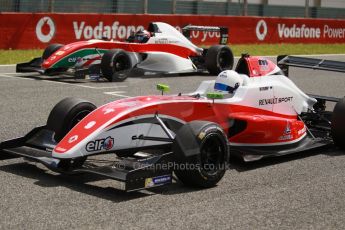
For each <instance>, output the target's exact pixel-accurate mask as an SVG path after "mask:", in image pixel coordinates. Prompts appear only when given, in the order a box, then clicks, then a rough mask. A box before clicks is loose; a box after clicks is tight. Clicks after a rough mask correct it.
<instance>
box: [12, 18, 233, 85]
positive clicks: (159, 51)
mask: <svg viewBox="0 0 345 230" xmlns="http://www.w3.org/2000/svg"><path fill="white" fill-rule="evenodd" d="M195 30H196V31H213V32H219V34H220V35H219V37H220V41H219V43H220V44H221V45H214V46H211V47H210V48H209V49H203V48H200V47H197V46H196V45H194V44H193V43H192V42H191V41H190V40H189V38H190V32H191V31H195ZM227 41H228V29H227V28H224V27H211V26H192V25H188V26H186V27H184V28H183V34H182V33H180V32H179V31H177V30H176V29H175V28H174V27H172V26H170V25H168V24H166V23H162V22H152V23H150V25H149V26H148V29H147V31H146V30H144V31H138V32H136V33H133V34H132V35H131V36H130V37H129V38H128V39H127V41H126V42H120V41H107V39H105V40H97V39H94V40H89V41H79V42H75V43H71V44H67V45H61V44H51V45H49V46H48V47H47V48H46V49H45V50H44V52H43V55H42V57H38V58H35V59H33V60H31V61H30V62H28V63H20V64H17V72H33V71H37V72H39V73H42V74H45V75H56V74H61V73H69V74H72V75H74V76H75V77H77V78H85V76H86V75H89V76H90V77H94V78H97V79H98V78H99V77H104V78H106V79H108V80H109V81H123V80H125V79H126V78H127V77H128V76H135V75H140V76H142V75H156V74H180V73H195V72H205V71H208V72H209V73H210V74H214V75H217V74H218V73H220V72H221V71H223V70H227V69H232V66H233V62H234V57H233V54H232V51H231V49H230V48H229V47H228V46H226V44H227Z"/></svg>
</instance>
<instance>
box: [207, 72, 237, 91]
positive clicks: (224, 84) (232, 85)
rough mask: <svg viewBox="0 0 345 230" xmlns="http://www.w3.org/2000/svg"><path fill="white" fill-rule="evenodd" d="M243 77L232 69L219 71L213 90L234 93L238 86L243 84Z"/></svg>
mask: <svg viewBox="0 0 345 230" xmlns="http://www.w3.org/2000/svg"><path fill="white" fill-rule="evenodd" d="M243 81H244V79H243V78H242V77H241V76H240V75H239V74H238V73H237V72H235V71H233V70H225V71H223V72H221V73H220V74H219V75H218V76H217V79H216V83H215V84H214V90H215V91H217V92H222V93H227V94H234V93H235V91H236V90H237V88H238V87H240V86H241V85H243Z"/></svg>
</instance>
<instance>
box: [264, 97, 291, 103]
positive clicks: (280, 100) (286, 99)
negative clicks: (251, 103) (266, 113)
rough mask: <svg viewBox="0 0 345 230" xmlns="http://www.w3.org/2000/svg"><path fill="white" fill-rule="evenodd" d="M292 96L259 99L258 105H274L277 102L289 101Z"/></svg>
mask: <svg viewBox="0 0 345 230" xmlns="http://www.w3.org/2000/svg"><path fill="white" fill-rule="evenodd" d="M292 99H293V97H273V98H268V99H260V100H259V105H274V104H279V103H286V102H291V101H292Z"/></svg>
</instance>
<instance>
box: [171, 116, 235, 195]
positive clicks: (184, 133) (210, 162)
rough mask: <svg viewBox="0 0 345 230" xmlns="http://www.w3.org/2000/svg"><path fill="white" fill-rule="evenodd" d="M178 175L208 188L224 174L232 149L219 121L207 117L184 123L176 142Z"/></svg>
mask: <svg viewBox="0 0 345 230" xmlns="http://www.w3.org/2000/svg"><path fill="white" fill-rule="evenodd" d="M172 148H173V152H174V155H175V157H176V159H177V160H176V162H177V163H178V164H177V168H175V169H174V170H175V171H174V172H175V174H176V176H177V177H178V179H179V180H180V181H181V182H182V183H184V184H185V185H188V186H193V187H203V188H209V187H213V186H215V185H216V184H217V183H218V182H219V181H220V180H221V179H222V177H223V176H224V173H225V171H226V166H227V162H228V159H229V150H228V144H227V137H226V135H225V134H224V132H223V130H222V128H221V127H219V125H217V124H215V123H213V122H208V121H193V122H190V123H187V124H185V125H184V126H182V127H181V129H179V130H178V131H177V133H176V137H175V140H174V143H173V147H172Z"/></svg>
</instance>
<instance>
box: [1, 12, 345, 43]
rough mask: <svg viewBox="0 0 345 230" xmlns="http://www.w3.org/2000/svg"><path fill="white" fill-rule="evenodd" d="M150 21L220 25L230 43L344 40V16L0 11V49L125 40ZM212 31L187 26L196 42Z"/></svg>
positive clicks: (212, 39) (210, 39)
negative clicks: (321, 17)
mask: <svg viewBox="0 0 345 230" xmlns="http://www.w3.org/2000/svg"><path fill="white" fill-rule="evenodd" d="M152 21H157V22H158V21H159V22H166V23H169V24H171V25H173V26H176V28H177V29H181V28H182V27H183V26H185V25H187V24H193V25H206V26H225V27H228V28H229V43H230V44H248V43H345V20H335V19H304V18H270V17H240V16H207V15H143V14H131V15H130V14H45V13H0V29H1V33H0V49H32V48H44V47H46V46H47V44H49V43H62V44H66V43H71V42H74V41H79V40H88V39H94V38H101V37H102V36H106V37H108V38H112V39H116V40H125V39H126V38H127V37H128V36H129V34H130V32H131V31H132V30H138V29H140V28H146V27H147V25H148V24H149V23H150V22H152ZM218 36H219V34H217V33H215V32H202V31H200V32H193V33H192V40H193V42H194V43H195V44H196V45H209V44H214V43H217V42H218V40H219V37H218Z"/></svg>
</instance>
